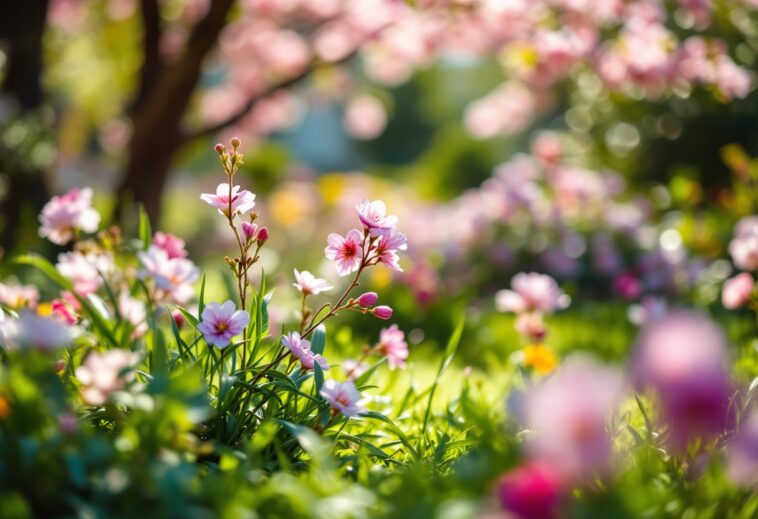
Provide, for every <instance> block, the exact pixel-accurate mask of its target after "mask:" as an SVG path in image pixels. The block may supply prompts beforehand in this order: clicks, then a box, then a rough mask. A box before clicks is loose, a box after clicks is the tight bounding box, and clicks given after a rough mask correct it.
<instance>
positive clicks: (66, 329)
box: [9, 310, 79, 351]
mask: <svg viewBox="0 0 758 519" xmlns="http://www.w3.org/2000/svg"><path fill="white" fill-rule="evenodd" d="M13 330H14V332H15V334H14V336H13V337H10V338H9V339H10V340H11V342H13V343H15V344H19V345H21V346H27V347H31V348H38V349H40V350H43V351H51V350H55V349H57V348H60V347H62V346H66V345H67V344H69V343H70V342H71V341H73V340H74V339H75V338H76V337H77V335H78V334H79V333H78V331H77V329H76V328H74V327H72V326H69V325H68V324H66V323H64V322H62V321H60V320H58V319H56V318H53V317H43V316H41V315H37V314H35V313H34V312H32V311H29V310H23V311H22V312H21V313H20V314H19V317H18V319H17V320H16V323H15V326H14V327H13Z"/></svg>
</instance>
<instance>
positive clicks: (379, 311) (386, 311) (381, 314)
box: [372, 305, 392, 320]
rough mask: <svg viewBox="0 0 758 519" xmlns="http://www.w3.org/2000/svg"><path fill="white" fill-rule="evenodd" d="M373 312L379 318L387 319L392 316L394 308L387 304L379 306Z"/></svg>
mask: <svg viewBox="0 0 758 519" xmlns="http://www.w3.org/2000/svg"><path fill="white" fill-rule="evenodd" d="M372 313H373V314H374V315H375V316H376V317H378V318H379V319H384V320H387V319H391V318H392V308H390V307H389V306H386V305H381V306H377V307H376V308H374V310H373V312H372Z"/></svg>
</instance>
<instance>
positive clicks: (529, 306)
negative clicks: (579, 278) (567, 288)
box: [495, 272, 570, 314]
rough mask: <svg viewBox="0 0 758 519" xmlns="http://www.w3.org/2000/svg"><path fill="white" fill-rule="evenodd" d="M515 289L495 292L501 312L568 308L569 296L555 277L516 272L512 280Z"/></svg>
mask: <svg viewBox="0 0 758 519" xmlns="http://www.w3.org/2000/svg"><path fill="white" fill-rule="evenodd" d="M511 288H512V289H513V290H500V291H499V292H498V293H497V294H495V306H496V307H497V309H498V310H499V311H501V312H514V313H517V314H520V313H522V312H533V311H539V312H543V313H546V314H549V313H552V312H554V311H555V310H560V309H563V308H566V307H567V306H568V305H569V302H570V299H569V297H568V296H567V295H566V294H565V293H564V292H563V290H561V288H560V287H559V286H558V284H557V283H556V282H555V280H554V279H553V278H551V277H550V276H548V275H546V274H537V273H535V272H530V273H528V274H527V273H524V272H521V273H520V274H516V275H515V276H514V277H513V279H512V280H511Z"/></svg>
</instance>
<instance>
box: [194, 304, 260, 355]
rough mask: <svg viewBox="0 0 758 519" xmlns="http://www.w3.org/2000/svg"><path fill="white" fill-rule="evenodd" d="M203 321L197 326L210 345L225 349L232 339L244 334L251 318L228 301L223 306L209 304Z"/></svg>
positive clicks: (203, 315)
mask: <svg viewBox="0 0 758 519" xmlns="http://www.w3.org/2000/svg"><path fill="white" fill-rule="evenodd" d="M201 317H202V320H201V322H200V324H199V325H198V326H197V329H198V331H199V332H200V333H202V334H203V337H204V338H205V340H206V342H208V344H210V345H213V346H216V347H217V348H218V349H220V350H221V349H224V348H225V347H227V346H228V345H229V343H230V342H231V340H232V337H234V336H235V335H239V334H240V333H242V330H244V329H245V326H247V324H248V322H249V321H250V316H249V315H248V314H247V312H245V311H244V310H237V307H236V306H235V304H234V303H233V302H232V301H226V302H225V303H224V304H223V305H220V304H218V303H208V304H207V305H205V308H204V309H203V314H202V316H201Z"/></svg>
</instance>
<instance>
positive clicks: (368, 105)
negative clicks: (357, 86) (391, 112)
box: [343, 95, 387, 140]
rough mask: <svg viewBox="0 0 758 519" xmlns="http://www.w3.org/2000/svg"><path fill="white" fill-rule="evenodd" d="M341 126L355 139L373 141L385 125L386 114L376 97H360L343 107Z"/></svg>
mask: <svg viewBox="0 0 758 519" xmlns="http://www.w3.org/2000/svg"><path fill="white" fill-rule="evenodd" d="M343 124H344V126H345V129H346V130H347V132H348V133H349V134H350V135H351V136H353V137H355V138H356V139H361V140H368V139H374V138H376V137H378V136H379V134H381V133H382V131H383V130H384V127H385V126H386V125H387V114H386V113H385V110H384V106H383V105H382V103H381V101H379V100H378V99H377V98H376V97H374V96H370V95H361V96H358V97H356V98H355V99H352V100H350V102H349V103H348V104H347V106H346V107H345V118H344V120H343Z"/></svg>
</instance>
